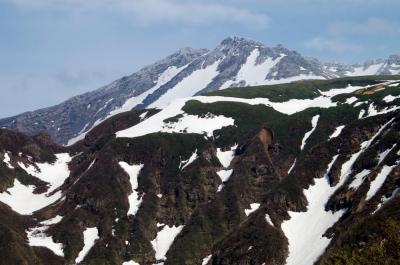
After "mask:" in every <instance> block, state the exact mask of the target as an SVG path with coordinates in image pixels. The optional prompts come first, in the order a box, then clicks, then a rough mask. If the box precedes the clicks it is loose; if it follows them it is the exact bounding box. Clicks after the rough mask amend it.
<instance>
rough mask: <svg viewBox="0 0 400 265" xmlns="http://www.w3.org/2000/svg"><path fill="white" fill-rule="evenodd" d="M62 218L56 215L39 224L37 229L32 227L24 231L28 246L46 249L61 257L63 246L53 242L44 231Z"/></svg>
mask: <svg viewBox="0 0 400 265" xmlns="http://www.w3.org/2000/svg"><path fill="white" fill-rule="evenodd" d="M61 220H62V216H59V215H57V216H56V217H54V218H51V219H49V220H45V221H42V222H40V225H41V226H39V227H34V228H31V229H28V230H27V231H26V233H27V237H28V244H29V246H32V247H46V248H48V249H50V250H51V251H53V252H54V254H56V255H58V256H61V257H63V256H64V252H63V247H64V246H63V244H61V243H56V242H54V240H53V238H52V237H51V236H48V235H47V234H46V230H47V229H48V228H49V226H50V225H54V224H57V223H59V222H60V221H61Z"/></svg>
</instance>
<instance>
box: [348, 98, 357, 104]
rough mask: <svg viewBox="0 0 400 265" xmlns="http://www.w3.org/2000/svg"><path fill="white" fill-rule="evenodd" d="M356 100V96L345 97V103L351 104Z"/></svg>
mask: <svg viewBox="0 0 400 265" xmlns="http://www.w3.org/2000/svg"><path fill="white" fill-rule="evenodd" d="M357 100H358V98H356V97H351V98H348V99H346V104H353V103H354V102H356V101H357Z"/></svg>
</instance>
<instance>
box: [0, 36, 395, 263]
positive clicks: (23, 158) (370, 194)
mask: <svg viewBox="0 0 400 265" xmlns="http://www.w3.org/2000/svg"><path fill="white" fill-rule="evenodd" d="M395 65H396V66H395ZM398 65H400V63H399V57H390V58H389V59H388V60H382V61H375V62H370V63H367V64H365V65H359V66H346V65H339V64H322V63H320V62H318V61H317V60H315V59H310V58H305V57H303V56H301V55H300V54H298V53H296V52H293V51H289V50H287V49H285V48H284V47H282V46H277V47H275V48H268V47H265V46H264V45H262V44H260V43H257V42H253V41H249V40H245V39H240V38H229V39H226V40H224V41H223V42H222V43H221V45H220V46H219V47H217V48H216V49H215V50H213V51H207V50H193V49H189V48H187V49H183V50H180V51H179V52H178V53H176V54H174V55H172V56H170V57H168V58H167V59H165V60H162V61H160V62H158V63H156V64H155V65H152V66H149V67H147V68H144V69H143V70H141V71H139V72H138V73H135V74H133V75H132V76H129V77H124V78H122V79H120V80H117V81H115V82H113V83H112V84H110V85H108V86H105V87H103V88H101V89H99V90H97V91H94V92H90V93H87V94H84V95H81V96H77V97H74V98H72V99H70V100H69V101H66V102H64V103H62V104H60V105H58V106H54V107H50V108H48V109H43V110H39V111H36V112H30V113H25V114H22V115H19V116H17V117H13V118H10V119H5V120H2V121H1V124H2V126H4V127H7V128H5V129H0V238H1V241H0V257H1V258H0V264H6V265H10V264H12V265H20V264H21V265H25V264H29V265H58V264H60V265H61V264H85V265H121V264H122V265H137V264H140V265H152V264H159V265H161V264H164V265H312V264H318V265H338V264H343V265H345V264H353V265H355V264H357V265H368V264H371V265H372V264H374V265H377V264H379V265H382V264H384V265H389V264H390V265H396V264H397V265H398V264H400V192H399V191H400V137H399V132H400V76H399V75H391V74H395V73H399V72H398V71H399V70H398V67H399V66H398ZM396 67H397V68H396ZM396 69H397V70H396ZM396 71H397V72H396ZM353 74H379V75H370V76H363V77H344V76H348V75H353ZM380 74H382V75H380ZM389 74H390V75H389ZM298 79H329V80H305V81H298V82H293V83H286V84H273V83H283V82H289V81H295V80H298ZM132 108H133V110H131V109H132ZM109 116H110V117H109ZM106 117H109V118H107V119H106ZM103 119H104V121H102V120H103ZM101 121H102V122H101ZM8 128H10V129H12V130H10V129H8ZM89 128H92V129H91V130H88V129H89ZM18 131H20V132H18ZM42 131H43V132H47V133H48V134H45V133H40V134H37V132H42ZM84 132H87V133H86V134H83V133H84ZM23 133H25V134H23ZM32 135H34V136H32ZM49 135H51V136H52V137H54V139H55V140H56V142H58V143H66V140H68V139H70V138H72V137H74V136H78V135H81V137H80V138H81V139H75V143H73V144H72V142H70V145H68V146H65V145H58V144H56V143H54V142H53V140H52V139H51V137H50V136H49Z"/></svg>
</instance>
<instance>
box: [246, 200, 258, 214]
mask: <svg viewBox="0 0 400 265" xmlns="http://www.w3.org/2000/svg"><path fill="white" fill-rule="evenodd" d="M260 205H261V204H259V203H250V209H244V213H245V214H246V216H249V215H250V214H252V213H253V212H255V211H257V210H258V208H260Z"/></svg>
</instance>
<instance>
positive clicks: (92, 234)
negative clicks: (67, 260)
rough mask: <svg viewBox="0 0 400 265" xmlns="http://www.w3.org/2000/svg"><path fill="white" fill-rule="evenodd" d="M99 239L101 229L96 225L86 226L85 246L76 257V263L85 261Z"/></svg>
mask: <svg viewBox="0 0 400 265" xmlns="http://www.w3.org/2000/svg"><path fill="white" fill-rule="evenodd" d="M97 239H99V231H98V230H97V228H96V227H92V228H86V229H85V231H83V244H84V246H83V248H82V250H81V251H80V252H79V254H78V257H77V258H76V259H75V263H79V262H81V261H83V259H84V258H85V257H86V255H87V254H88V253H89V251H90V249H91V248H92V247H93V246H94V243H95V242H96V240H97Z"/></svg>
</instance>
